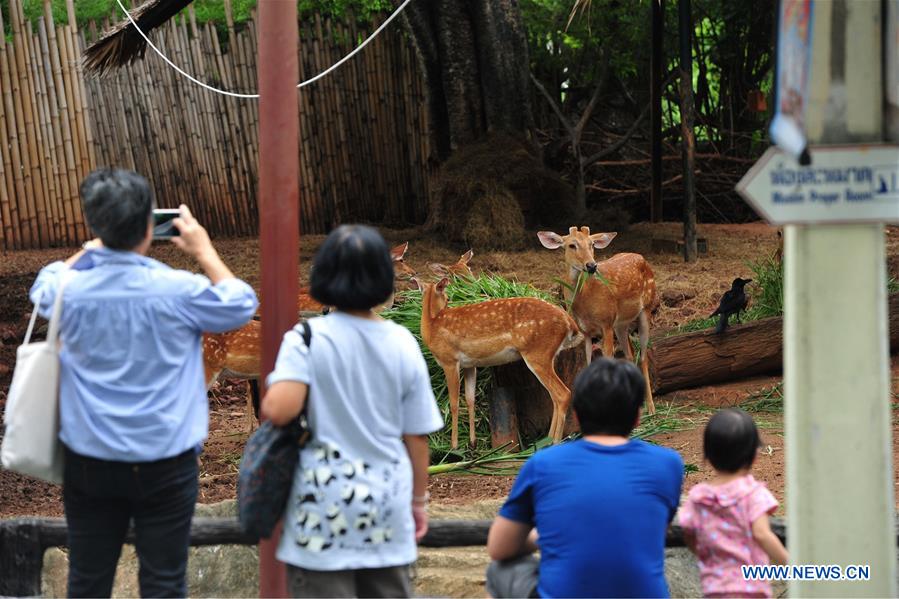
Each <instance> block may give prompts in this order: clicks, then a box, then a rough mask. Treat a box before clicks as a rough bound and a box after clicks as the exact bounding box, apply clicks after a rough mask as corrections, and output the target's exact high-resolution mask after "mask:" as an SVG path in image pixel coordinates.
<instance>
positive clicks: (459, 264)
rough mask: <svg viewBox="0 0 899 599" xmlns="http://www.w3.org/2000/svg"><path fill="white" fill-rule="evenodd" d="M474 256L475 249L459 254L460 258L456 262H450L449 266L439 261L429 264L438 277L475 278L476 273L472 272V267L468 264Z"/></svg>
mask: <svg viewBox="0 0 899 599" xmlns="http://www.w3.org/2000/svg"><path fill="white" fill-rule="evenodd" d="M473 256H474V250H468V251H467V252H465V253H464V254H462V255H461V256H459V259H458V260H456V262H455V263H454V264H450V265H449V266H444V265H443V264H439V263H437V264H428V268H430V269H431V272H433V273H434V274H436V275H437V276H438V277H448V278H457V279H459V278H466V279H474V273H473V272H471V267H470V266H468V263H469V262H471V258H472V257H473Z"/></svg>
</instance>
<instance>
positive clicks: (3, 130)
mask: <svg viewBox="0 0 899 599" xmlns="http://www.w3.org/2000/svg"><path fill="white" fill-rule="evenodd" d="M69 5H70V9H69V22H70V23H72V24H74V23H75V19H74V5H73V4H72V2H69ZM9 8H10V11H9V14H10V29H11V30H12V39H11V41H7V40H6V39H5V38H4V37H3V36H2V35H0V139H3V140H6V143H2V144H0V247H2V248H3V249H7V250H9V249H28V248H39V247H52V246H62V245H73V244H77V243H80V242H81V241H84V240H85V239H87V237H88V230H87V227H86V225H85V223H84V219H83V215H82V212H81V202H80V199H79V196H78V185H79V183H80V181H81V180H82V179H83V177H84V176H85V175H86V174H87V173H88V172H89V171H90V170H92V169H93V168H96V167H97V166H106V165H109V166H121V167H125V168H130V169H134V170H136V171H138V172H140V173H142V174H144V175H145V176H147V178H148V179H149V180H150V183H151V185H152V186H153V187H154V191H155V194H156V198H157V201H158V203H159V205H160V206H162V207H171V206H177V205H178V204H179V203H182V202H183V203H186V204H188V205H190V206H191V207H192V209H194V213H195V214H197V215H198V218H200V219H201V222H203V223H204V224H206V225H207V226H208V228H209V230H210V233H212V234H213V235H217V236H236V235H256V234H257V232H258V211H257V204H256V200H257V198H256V194H257V167H258V165H257V161H258V142H257V139H258V123H259V119H258V103H257V101H256V100H245V99H236V98H229V97H225V96H221V95H219V94H213V93H211V92H208V91H205V90H203V89H201V88H199V87H198V86H195V85H193V84H191V83H189V82H187V81H186V80H184V79H182V78H180V77H178V76H177V75H176V74H175V73H174V72H173V71H172V70H171V69H170V68H169V67H168V66H167V65H165V63H164V62H163V61H162V60H161V59H160V58H159V57H158V56H156V55H155V54H154V53H153V52H152V51H148V52H147V55H146V56H145V58H143V59H141V60H138V61H136V62H135V63H133V64H132V65H130V66H128V67H125V68H122V69H119V70H117V71H116V72H114V73H112V74H109V75H107V76H105V77H103V78H96V77H92V76H89V75H85V73H84V72H83V71H82V68H81V55H82V51H83V49H84V48H85V47H86V45H87V43H89V41H88V40H93V39H96V37H97V36H98V35H99V34H100V32H102V31H103V30H105V29H106V28H107V27H108V26H109V24H110V23H109V22H105V23H102V24H98V23H91V24H90V25H89V26H88V27H87V28H86V31H85V30H82V31H79V30H77V26H75V25H58V26H57V25H56V24H54V23H53V19H52V15H50V14H46V13H45V15H44V16H43V17H42V18H40V19H39V20H38V21H37V23H36V26H35V25H33V24H32V23H31V22H29V21H27V20H26V19H25V17H24V14H23V9H22V0H10V2H9ZM193 16H194V15H193V11H192V10H191V11H190V12H189V17H185V16H183V15H182V16H180V17H177V18H175V19H172V20H170V21H169V23H167V24H166V25H165V26H163V27H161V28H159V29H158V30H156V31H155V32H154V33H153V39H154V42H155V43H157V45H158V46H159V47H160V48H161V49H162V50H163V51H164V52H166V53H167V55H168V56H169V58H170V59H171V60H172V61H173V62H175V64H178V65H179V66H181V67H182V68H183V69H184V70H186V71H188V72H190V73H191V74H193V75H194V76H196V77H197V78H199V79H201V80H203V81H206V82H207V83H210V84H212V85H217V86H219V87H222V88H224V89H227V90H230V91H237V92H253V91H255V90H256V52H255V48H256V28H255V23H254V21H253V19H251V20H250V21H248V22H247V23H246V24H244V25H242V26H240V27H239V28H235V26H234V25H233V24H232V23H231V20H230V19H229V25H228V27H227V35H224V34H223V35H221V36H220V35H219V33H218V31H217V30H216V28H215V26H214V25H213V24H211V23H206V24H204V25H198V24H197V22H196V19H195V18H193ZM0 21H2V14H0ZM377 25H378V22H377V20H376V22H374V23H372V24H370V27H365V28H362V27H360V26H358V25H357V24H356V20H355V19H354V18H353V17H352V16H348V18H347V19H346V22H338V21H333V20H330V19H323V18H321V17H320V16H318V15H316V16H315V17H314V18H312V19H307V20H304V21H303V22H301V23H300V41H299V48H298V51H299V59H300V78H301V79H306V78H308V77H311V76H313V75H315V74H317V73H319V72H320V71H322V70H324V69H325V68H327V67H328V66H330V65H331V64H333V63H334V62H336V61H337V60H339V59H340V58H342V57H343V56H344V55H346V54H347V53H348V52H349V51H350V50H352V48H354V47H355V45H356V43H357V41H358V40H359V39H361V38H364V37H366V36H367V35H368V34H369V32H370V31H372V30H374V28H375V27H376V26H377ZM2 30H3V27H2V22H0V31H2ZM298 93H299V94H300V95H299V100H300V105H301V107H302V108H301V112H302V115H300V116H299V117H298V118H300V132H301V140H300V143H301V147H300V157H299V160H300V169H301V170H300V173H301V177H300V180H301V188H300V199H301V206H300V226H301V227H302V230H303V231H305V232H309V233H324V232H326V231H327V230H328V229H329V227H331V226H333V225H334V224H336V223H339V222H345V221H347V220H363V221H366V220H367V221H379V222H394V223H420V222H422V221H423V220H424V218H425V216H426V213H427V197H428V154H429V148H428V135H427V131H428V124H427V115H426V112H427V110H426V106H425V88H424V81H423V79H422V77H421V75H420V73H419V69H418V66H417V63H416V57H415V53H414V49H413V48H412V44H411V42H410V40H409V39H408V38H407V37H406V35H405V34H404V32H403V31H402V28H401V27H400V26H399V25H398V24H394V25H391V26H390V27H388V28H387V29H386V30H385V31H384V32H383V33H382V34H381V35H380V36H378V38H377V39H375V40H374V41H373V42H372V43H371V45H370V46H369V47H368V48H366V49H365V50H364V51H363V52H361V55H360V56H356V57H355V58H353V59H352V60H351V61H349V62H348V63H347V64H346V65H344V66H342V67H341V68H340V69H338V70H337V71H336V72H335V73H333V74H332V75H330V76H328V77H326V78H324V79H323V80H320V81H318V82H316V83H314V84H313V85H311V86H309V87H307V88H304V89H303V90H301V91H300V92H298Z"/></svg>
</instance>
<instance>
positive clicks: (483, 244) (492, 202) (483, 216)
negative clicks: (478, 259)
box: [462, 189, 525, 251]
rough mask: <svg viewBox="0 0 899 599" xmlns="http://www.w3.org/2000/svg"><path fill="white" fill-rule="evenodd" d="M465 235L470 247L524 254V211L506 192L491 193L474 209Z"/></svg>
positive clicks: (470, 213) (469, 216)
mask: <svg viewBox="0 0 899 599" xmlns="http://www.w3.org/2000/svg"><path fill="white" fill-rule="evenodd" d="M462 235H463V237H464V238H465V243H466V244H468V246H469V247H473V248H478V249H484V250H507V251H508V250H520V249H522V248H523V247H524V235H525V231H524V215H523V214H522V213H521V207H520V206H519V205H518V202H517V201H515V197H514V196H513V195H512V194H511V193H509V192H508V191H506V190H503V189H496V190H494V191H493V192H488V193H486V194H484V196H483V197H482V198H481V199H480V200H478V201H477V203H476V204H475V205H474V206H472V208H471V211H470V212H469V213H468V222H467V223H466V224H465V228H464V229H463V230H462Z"/></svg>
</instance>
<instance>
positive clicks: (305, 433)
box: [296, 320, 312, 447]
mask: <svg viewBox="0 0 899 599" xmlns="http://www.w3.org/2000/svg"><path fill="white" fill-rule="evenodd" d="M300 324H301V325H302V327H303V343H305V344H306V347H308V348H312V328H311V327H310V326H309V321H308V320H304V321H303V322H301V323H300ZM308 410H309V391H308V390H307V391H306V402H305V403H304V404H303V409H302V411H300V413H299V414H298V415H297V419H296V430H297V432H298V439H297V445H299V446H300V447H303V446H304V445H306V443H308V442H309V439H310V438H311V437H312V431H311V430H309V422H308V421H307V419H306V412H307V411H308Z"/></svg>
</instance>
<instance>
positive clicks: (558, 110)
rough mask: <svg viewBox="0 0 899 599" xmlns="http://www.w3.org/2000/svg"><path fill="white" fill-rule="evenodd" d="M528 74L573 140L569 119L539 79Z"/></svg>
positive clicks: (572, 130)
mask: <svg viewBox="0 0 899 599" xmlns="http://www.w3.org/2000/svg"><path fill="white" fill-rule="evenodd" d="M530 76H531V81H533V82H534V85H536V86H537V89H538V90H540V93H541V94H543V97H544V98H546V99H547V100H548V101H549V106H550V108H552V109H553V112H555V113H556V116H557V117H559V120H560V121H561V122H562V126H563V127H565V130H566V131H568V135H570V136H571V139H572V140H574V127H572V126H571V121H569V120H568V119H567V118H565V115H564V114H562V109H561V108H560V107H559V105H558V104H557V103H556V101H555V100H554V99H553V97H552V96H551V95H549V92H548V91H546V88H545V87H543V84H542V83H540V81H539V80H538V79H537V78H536V77H534V74H533V73H530Z"/></svg>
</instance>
